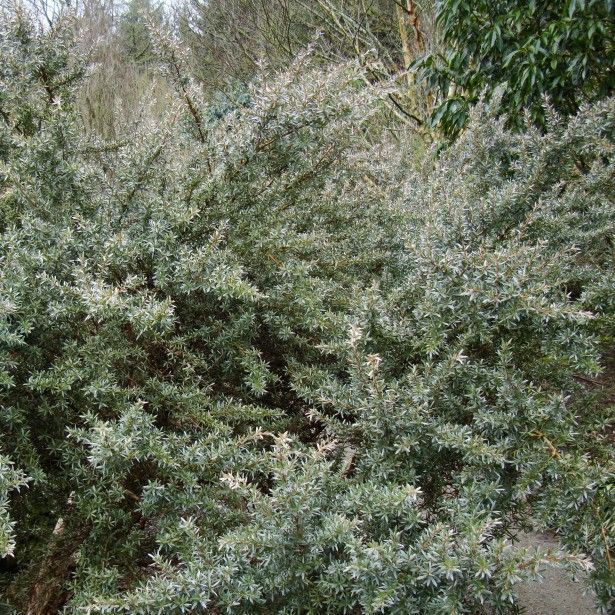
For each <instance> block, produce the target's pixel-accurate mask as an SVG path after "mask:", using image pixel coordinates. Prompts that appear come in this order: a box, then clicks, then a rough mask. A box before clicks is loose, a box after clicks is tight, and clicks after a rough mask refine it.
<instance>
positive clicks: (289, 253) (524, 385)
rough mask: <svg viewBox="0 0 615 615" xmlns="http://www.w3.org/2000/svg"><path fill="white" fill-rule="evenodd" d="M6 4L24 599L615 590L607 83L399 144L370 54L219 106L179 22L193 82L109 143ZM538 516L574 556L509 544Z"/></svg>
mask: <svg viewBox="0 0 615 615" xmlns="http://www.w3.org/2000/svg"><path fill="white" fill-rule="evenodd" d="M3 28H4V30H3V34H2V49H1V53H2V62H1V63H0V70H1V71H2V73H1V79H2V84H3V87H2V90H1V91H2V92H3V94H2V99H1V100H0V110H1V113H0V115H1V116H2V118H3V121H2V123H0V130H1V133H0V144H2V150H1V152H0V155H1V156H0V157H1V159H2V167H0V181H1V191H2V192H1V197H0V198H1V201H0V208H1V209H2V211H3V213H4V215H3V222H2V228H1V236H0V259H1V262H2V268H1V270H0V271H1V273H0V297H1V303H0V304H1V305H2V306H3V315H2V316H3V321H2V329H1V331H2V353H3V354H2V355H1V356H0V360H1V361H2V363H1V364H0V367H1V370H2V371H0V374H2V378H3V386H2V389H1V391H0V399H1V402H0V403H2V406H3V408H4V409H5V410H4V412H3V415H2V419H1V420H2V430H3V433H4V434H5V438H4V440H3V444H2V453H3V455H4V456H6V457H4V456H3V457H2V466H1V468H2V482H1V483H0V487H1V488H2V492H1V493H2V494H3V495H2V499H0V513H2V517H1V518H2V520H3V521H2V526H1V528H2V532H3V533H2V534H0V536H1V537H2V538H1V540H2V543H0V544H2V545H4V546H3V548H4V552H8V551H9V550H10V549H11V548H12V541H13V540H14V539H13V537H12V531H13V529H12V526H11V523H14V522H16V524H17V525H16V529H15V531H16V540H17V548H16V550H15V553H16V557H17V561H18V562H19V564H20V566H21V567H22V571H21V572H20V574H19V577H18V580H17V581H15V582H14V583H13V586H12V588H11V592H12V593H11V594H10V595H11V596H12V600H13V602H15V603H16V604H17V606H18V607H19V608H24V607H25V604H26V603H27V608H29V609H31V611H32V612H49V610H50V606H49V605H50V604H51V602H50V600H51V599H50V598H49V596H50V595H51V596H53V598H52V599H53V600H56V599H57V596H62V595H64V598H63V601H64V603H65V608H66V611H67V612H71V613H135V614H136V613H176V612H229V613H242V612H243V613H259V612H261V613H267V612H278V613H298V612H301V613H323V612H330V613H350V612H365V613H376V612H386V613H409V612H418V613H453V612H467V613H470V612H477V611H480V610H481V609H487V608H491V609H492V610H495V611H496V612H501V613H505V612H510V611H511V610H513V609H514V602H515V584H516V583H517V582H518V581H519V580H520V579H521V578H523V577H527V576H532V575H534V574H535V573H536V572H537V571H538V570H539V567H540V566H541V565H542V564H545V563H559V564H566V565H570V566H571V567H573V568H575V569H579V568H589V567H591V566H593V567H595V573H594V582H595V586H596V588H597V590H598V593H599V597H600V599H601V601H602V604H603V605H604V607H605V608H609V607H610V606H612V602H613V593H612V587H613V574H614V573H613V567H612V560H611V553H612V549H613V542H612V536H613V532H612V531H611V530H612V525H613V518H612V510H613V506H612V503H613V490H612V484H613V477H614V476H615V474H614V472H613V467H612V462H611V461H609V460H608V455H609V448H608V432H607V431H606V430H605V429H604V426H605V424H606V422H607V421H608V420H609V416H611V415H609V411H610V410H609V406H608V405H605V404H604V403H600V402H599V401H596V400H595V399H593V397H592V396H591V395H590V394H588V392H587V391H586V390H585V389H584V388H583V387H582V386H581V385H580V384H579V383H577V382H576V380H575V376H576V375H583V374H585V375H588V374H589V375H591V374H593V373H596V372H597V371H598V370H599V369H600V368H599V365H600V353H601V351H602V349H603V348H605V347H607V346H608V345H609V344H610V343H612V339H611V337H610V333H609V331H610V330H611V329H610V328H609V327H610V325H611V324H612V316H613V295H612V288H613V287H612V285H611V281H612V260H611V259H612V249H613V246H612V243H611V235H612V233H611V231H612V227H613V211H615V209H614V208H613V206H612V205H613V203H612V197H613V194H612V179H611V178H612V164H613V151H612V147H613V130H612V121H613V120H612V118H613V117H614V115H613V101H612V100H609V101H605V102H603V103H600V104H598V105H596V106H594V107H591V108H585V109H583V110H582V112H581V113H580V114H579V115H578V116H577V117H576V118H575V119H574V120H572V121H571V123H570V124H569V125H568V126H567V127H566V128H562V129H559V128H554V129H553V130H552V131H551V132H549V133H548V134H546V135H541V134H539V133H537V132H535V131H533V130H531V129H528V130H527V131H526V133H524V134H522V135H519V134H516V135H513V134H510V133H509V132H507V131H506V130H505V129H504V127H503V124H502V122H501V121H499V120H496V119H495V117H493V116H494V111H493V109H489V108H483V107H481V108H480V109H479V110H478V111H477V112H476V115H475V118H474V120H473V125H472V127H471V128H470V129H469V130H468V132H467V133H465V135H464V136H463V138H462V139H461V140H460V141H459V142H458V143H457V144H456V145H455V146H453V147H452V148H450V149H449V150H447V151H446V152H445V153H444V154H443V155H442V156H441V157H439V158H437V159H436V158H432V157H428V158H426V159H425V163H424V165H423V166H421V167H420V168H418V169H415V170H412V169H410V168H409V167H408V165H407V161H408V158H409V156H405V155H403V152H400V147H396V146H393V145H392V144H391V143H390V142H389V140H388V137H387V136H386V135H387V131H386V130H385V129H382V130H381V129H380V128H378V126H379V124H378V122H379V119H378V118H379V115H378V114H379V111H380V108H381V100H382V97H383V96H384V95H385V94H386V92H381V91H378V90H376V89H373V90H372V89H369V88H366V86H365V85H364V83H365V82H364V80H363V79H362V78H361V77H362V73H361V69H360V68H359V67H357V66H356V65H354V64H344V65H340V66H335V67H332V68H330V70H328V71H322V70H321V69H317V68H314V67H313V66H312V65H311V63H310V59H309V56H302V57H300V58H299V59H298V60H296V62H295V64H294V65H293V67H292V68H291V69H290V70H289V71H288V72H286V73H284V74H281V75H278V76H276V77H275V78H273V77H268V76H263V77H261V78H260V79H259V80H257V81H256V82H255V83H254V84H253V86H252V87H251V88H250V90H249V92H248V93H247V94H246V93H243V94H242V95H241V97H240V98H239V99H238V100H237V101H235V102H234V103H230V104H228V105H226V106H225V108H224V109H223V110H221V109H220V108H212V107H211V106H209V105H208V104H207V103H206V102H204V101H202V100H201V97H200V92H199V90H198V88H197V87H196V85H195V84H194V83H193V82H192V81H191V80H190V79H189V77H187V76H185V73H184V71H183V68H182V58H181V55H180V54H178V53H177V52H176V51H175V50H174V48H173V45H172V41H170V40H167V39H163V40H159V41H158V47H159V53H160V54H161V57H163V58H164V60H165V61H166V62H167V63H168V64H169V67H170V69H171V71H170V74H171V75H174V77H173V79H174V81H175V85H176V87H177V89H178V102H177V105H175V106H174V107H173V108H171V109H170V110H169V114H168V117H167V119H166V120H165V122H164V123H163V124H162V125H153V124H148V123H147V122H146V123H144V125H143V126H142V128H141V130H140V131H139V132H138V133H137V134H135V135H133V137H132V138H131V139H129V140H127V141H125V142H118V143H109V142H95V141H93V140H92V138H91V137H87V138H86V137H84V136H83V134H84V131H83V130H82V129H81V120H80V118H79V117H78V115H77V113H76V112H75V105H74V100H75V96H76V92H77V88H78V87H80V86H79V81H78V77H79V75H80V74H82V72H83V71H82V68H81V67H80V65H79V63H78V62H77V58H76V56H75V54H74V52H72V51H71V47H70V39H69V36H68V33H69V32H70V28H69V29H68V30H64V29H62V28H60V27H59V26H58V27H56V28H54V29H52V30H51V31H47V32H40V31H37V30H36V29H35V28H34V27H33V26H32V25H29V24H28V23H27V21H25V20H24V19H23V18H17V19H16V20H13V21H10V22H6V23H5V24H4V25H3ZM41 67H42V68H41ZM367 126H369V130H367V129H366V127H367ZM384 128H386V127H384ZM400 180H402V181H400ZM5 459H6V461H5ZM9 459H10V461H9ZM609 464H610V465H609ZM26 476H27V477H29V478H30V481H29V483H28V488H27V489H22V490H21V491H19V492H16V491H15V490H14V489H15V487H17V486H19V485H21V484H23V483H24V481H25V479H26ZM7 497H8V498H9V500H10V504H11V505H10V507H9V508H10V512H11V514H12V516H13V521H7V518H6V515H5V510H6V509H7V506H6V502H7V501H9V500H7ZM58 519H61V523H60V522H59V521H58ZM539 522H542V523H544V524H545V525H546V526H547V527H549V528H551V529H554V530H556V531H558V532H560V534H561V537H562V541H563V543H564V544H565V546H566V548H567V549H566V551H562V552H557V553H551V552H549V553H546V554H545V553H534V552H530V551H528V550H524V549H519V548H516V547H515V546H514V545H511V544H509V541H508V540H507V537H508V536H509V533H510V532H514V531H515V530H516V529H517V528H518V527H520V526H523V525H529V524H532V523H539ZM54 527H55V530H54ZM25 544H27V545H28V548H29V556H26V555H25V554H24V553H23V552H22V550H21V549H23V546H22V545H25ZM28 557H29V558H30V560H31V562H30V564H29V565H27V562H26V560H27V558H28ZM20 583H21V585H22V586H23V587H26V588H30V589H29V590H28V592H26V593H27V595H26V596H25V597H24V595H25V594H24V593H22V594H20V593H19V591H20V590H19V589H18V586H19V585H20ZM63 592H66V593H63ZM20 601H21V602H20ZM61 606H62V604H59V605H56V606H54V608H61ZM37 609H38V610H37ZM45 609H47V611H45ZM24 610H25V608H24Z"/></svg>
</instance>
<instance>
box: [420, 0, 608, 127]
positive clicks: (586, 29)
mask: <svg viewBox="0 0 615 615" xmlns="http://www.w3.org/2000/svg"><path fill="white" fill-rule="evenodd" d="M436 23H437V26H438V28H439V31H440V33H441V36H442V40H443V48H442V49H443V51H441V52H439V51H437V52H436V53H431V54H428V56H427V57H426V58H424V59H422V60H420V61H419V62H417V63H416V64H415V67H416V68H418V69H419V72H420V74H421V75H422V77H423V78H424V79H425V80H426V82H427V83H428V84H429V86H431V87H432V88H435V89H436V90H437V91H438V92H439V101H440V104H439V105H437V108H436V109H435V110H434V113H433V116H432V122H433V123H434V124H436V125H438V126H440V127H441V128H442V130H443V131H444V132H445V133H446V134H447V135H449V136H454V135H456V134H458V132H459V130H460V129H461V128H462V127H463V126H465V124H466V122H467V118H468V110H469V106H470V105H472V104H474V103H476V101H477V100H478V98H479V96H480V95H481V94H483V93H484V94H486V95H487V96H488V97H489V96H491V95H492V94H493V92H494V91H495V90H496V88H498V87H500V86H502V87H503V96H502V112H503V113H505V114H506V115H507V117H508V118H509V123H510V125H512V126H517V127H521V126H522V125H523V114H524V113H525V112H528V113H529V114H530V116H531V118H532V120H533V121H534V122H536V123H537V124H538V125H539V126H541V127H544V126H545V120H546V116H545V109H544V104H545V98H547V99H548V100H549V102H550V104H552V105H553V106H554V107H555V109H556V110H557V111H558V112H560V113H562V114H563V115H571V114H574V113H575V112H576V111H577V110H578V109H579V107H580V105H582V104H583V103H588V102H591V101H594V100H598V99H600V98H602V97H604V96H607V95H609V94H611V93H612V92H613V90H614V88H615V43H614V41H615V5H614V4H613V2H612V1H611V0H566V1H561V0H553V1H545V2H536V1H531V2H526V1H518V0H505V1H503V2H490V1H488V0H479V1H476V2H462V1H459V0H443V1H442V2H440V3H439V4H438V16H437V21H436Z"/></svg>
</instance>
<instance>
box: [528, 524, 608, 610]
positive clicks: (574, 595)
mask: <svg viewBox="0 0 615 615" xmlns="http://www.w3.org/2000/svg"><path fill="white" fill-rule="evenodd" d="M519 544H520V545H521V546H524V547H538V548H539V549H548V548H551V549H554V548H555V549H556V548H557V546H558V544H557V540H556V539H555V538H553V537H552V536H551V535H549V534H539V533H532V534H525V535H523V536H520V540H519ZM543 578H544V580H543V581H542V582H537V581H536V582H529V583H523V584H521V585H520V586H519V589H518V595H519V604H520V606H521V609H522V610H521V612H522V613H523V615H596V613H598V612H599V611H598V610H597V609H596V607H595V603H594V600H593V596H592V594H591V592H590V590H588V586H587V584H586V582H585V580H584V579H580V580H578V581H574V580H573V579H572V577H571V575H570V574H568V573H567V572H566V571H565V570H561V569H557V568H548V569H546V570H545V571H544V573H543Z"/></svg>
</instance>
